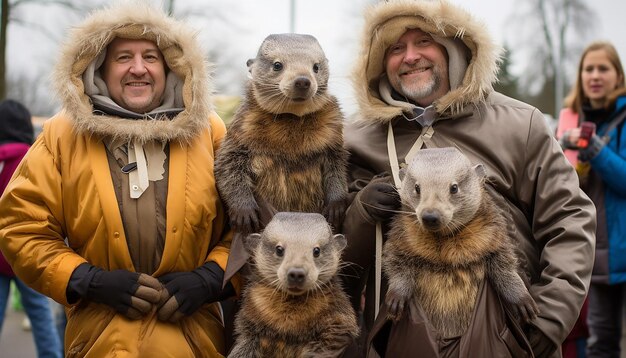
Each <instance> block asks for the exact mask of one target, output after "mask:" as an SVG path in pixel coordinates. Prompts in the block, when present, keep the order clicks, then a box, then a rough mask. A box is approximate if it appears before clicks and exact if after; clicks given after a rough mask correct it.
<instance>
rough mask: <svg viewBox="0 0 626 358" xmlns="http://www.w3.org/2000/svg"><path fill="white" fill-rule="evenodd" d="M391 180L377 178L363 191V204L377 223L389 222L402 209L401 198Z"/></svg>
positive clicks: (361, 198) (361, 196)
mask: <svg viewBox="0 0 626 358" xmlns="http://www.w3.org/2000/svg"><path fill="white" fill-rule="evenodd" d="M389 180H390V178H389V177H388V176H387V177H375V178H374V179H372V181H370V182H369V183H368V184H367V185H366V186H365V187H364V188H363V189H361V193H360V200H361V204H362V205H363V207H364V208H365V210H366V211H367V213H368V214H369V215H370V216H371V217H372V219H374V220H376V221H386V220H389V219H390V218H391V217H392V216H393V215H394V214H395V213H396V211H397V210H398V209H400V196H399V195H398V191H397V190H396V188H395V187H394V186H393V185H391V183H389Z"/></svg>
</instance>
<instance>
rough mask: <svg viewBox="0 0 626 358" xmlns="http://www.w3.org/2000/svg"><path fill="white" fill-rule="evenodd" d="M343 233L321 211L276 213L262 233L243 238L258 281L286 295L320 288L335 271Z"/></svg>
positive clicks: (299, 293) (337, 265)
mask: <svg viewBox="0 0 626 358" xmlns="http://www.w3.org/2000/svg"><path fill="white" fill-rule="evenodd" d="M346 243H347V242H346V238H345V237H344V236H343V235H340V234H338V235H332V232H331V228H330V226H329V225H328V223H327V222H326V219H325V218H324V217H323V216H322V215H320V214H310V213H277V214H276V215H274V217H273V218H272V220H271V221H270V222H269V224H268V225H267V226H266V227H265V230H263V233H262V234H251V235H248V236H247V237H246V238H244V246H245V247H246V249H247V250H248V251H249V252H250V255H251V257H252V259H253V267H254V269H255V270H256V272H257V273H258V274H259V276H260V278H261V280H263V281H264V282H265V283H267V284H268V285H271V286H274V287H276V289H277V290H278V291H280V292H283V293H285V294H288V295H302V294H305V293H307V292H309V291H312V290H316V289H320V288H322V287H323V286H324V285H325V284H327V283H328V282H330V280H331V279H332V278H333V277H334V276H335V274H336V273H337V269H338V267H339V259H340V256H341V250H343V248H344V247H345V246H346Z"/></svg>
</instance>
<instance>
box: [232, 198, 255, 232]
mask: <svg viewBox="0 0 626 358" xmlns="http://www.w3.org/2000/svg"><path fill="white" fill-rule="evenodd" d="M253 204H254V205H247V206H239V207H231V208H229V209H228V215H229V216H230V226H231V227H232V228H233V229H234V230H235V231H237V232H240V233H242V234H244V235H245V234H250V233H253V232H259V230H260V229H261V225H260V221H259V206H258V204H257V203H256V202H254V203H253Z"/></svg>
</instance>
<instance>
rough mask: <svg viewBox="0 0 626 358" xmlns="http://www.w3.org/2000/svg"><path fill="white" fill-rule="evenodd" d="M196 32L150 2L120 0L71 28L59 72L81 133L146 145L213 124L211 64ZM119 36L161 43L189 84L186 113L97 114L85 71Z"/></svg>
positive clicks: (59, 85)
mask: <svg viewBox="0 0 626 358" xmlns="http://www.w3.org/2000/svg"><path fill="white" fill-rule="evenodd" d="M196 35H197V33H196V32H195V31H193V30H191V29H190V28H188V27H187V26H186V25H185V24H183V23H182V22H178V21H176V20H174V19H173V18H170V17H168V16H167V15H166V14H165V13H163V12H162V11H161V10H160V9H157V8H155V7H153V6H151V5H150V4H149V3H148V2H147V1H124V2H118V3H116V4H114V5H112V6H110V7H107V8H104V9H101V10H98V11H96V12H94V13H92V14H91V16H89V17H88V18H87V19H86V20H85V21H84V22H83V23H82V24H81V25H79V26H78V27H76V28H74V29H73V30H72V31H71V34H70V36H69V38H68V39H67V41H66V43H65V44H64V46H63V48H62V51H61V56H60V59H59V61H58V63H57V65H56V68H55V71H54V83H55V85H56V89H57V94H58V96H59V97H60V99H61V101H62V103H63V107H64V108H65V110H66V111H67V112H68V113H69V114H70V116H71V117H72V121H73V123H74V126H75V127H76V129H77V130H78V132H80V133H86V134H89V135H102V136H107V137H113V138H115V139H120V140H125V141H131V140H138V141H140V142H142V143H145V142H147V141H150V140H155V139H156V140H161V141H171V140H180V141H182V142H189V141H191V140H192V139H193V138H194V137H195V136H196V135H198V134H199V133H200V131H202V130H203V129H205V128H208V127H209V115H210V113H211V111H212V107H211V104H210V96H211V93H212V88H211V87H210V86H209V84H210V76H209V70H210V66H209V65H208V63H207V62H206V61H205V59H204V55H203V52H202V49H201V47H200V45H199V43H198V42H197V39H196ZM115 37H122V38H130V39H147V40H151V41H153V42H155V43H156V44H157V46H158V47H159V49H160V50H161V52H162V53H163V56H164V58H165V62H166V64H167V66H168V68H169V69H170V71H173V72H174V73H176V74H177V75H178V76H179V77H180V78H181V79H182V80H183V82H184V85H183V90H182V91H183V93H182V94H183V103H184V105H185V110H184V111H182V112H181V113H179V114H178V115H177V116H176V117H174V118H172V119H171V120H167V119H154V118H148V117H146V118H144V119H138V120H132V119H125V118H120V117H116V116H110V115H95V114H93V106H92V104H91V101H90V98H89V96H87V95H86V94H85V87H84V84H83V80H82V74H83V72H84V71H85V69H86V68H87V66H89V64H90V63H91V62H92V61H93V60H94V59H95V58H96V57H97V56H98V54H100V53H101V52H102V51H103V50H105V49H106V46H107V45H108V44H109V43H110V42H111V41H112V40H113V39H114V38H115Z"/></svg>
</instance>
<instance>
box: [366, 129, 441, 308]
mask: <svg viewBox="0 0 626 358" xmlns="http://www.w3.org/2000/svg"><path fill="white" fill-rule="evenodd" d="M434 133H435V131H434V129H433V127H432V126H426V127H423V128H422V132H421V133H420V135H419V137H418V138H417V140H416V141H415V143H413V146H412V147H411V149H409V152H408V153H407V155H406V157H405V158H404V162H405V163H409V162H410V161H411V159H413V157H414V156H415V154H416V153H417V151H418V150H420V149H421V148H422V146H423V145H424V139H430V138H431V137H432V136H433V134H434ZM387 152H388V154H389V165H390V166H391V173H392V175H393V182H394V184H395V185H396V188H399V187H400V184H401V183H402V181H401V180H400V164H399V162H398V154H397V151H396V141H395V139H394V136H393V128H392V126H391V121H390V122H389V128H388V129H387ZM375 250H376V251H375V255H376V256H375V257H376V259H375V262H374V270H375V280H374V284H375V291H376V297H375V298H374V305H375V306H374V318H375V317H377V316H378V309H379V307H380V281H381V277H382V253H383V229H382V225H381V223H380V222H377V223H376V249H375Z"/></svg>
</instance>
